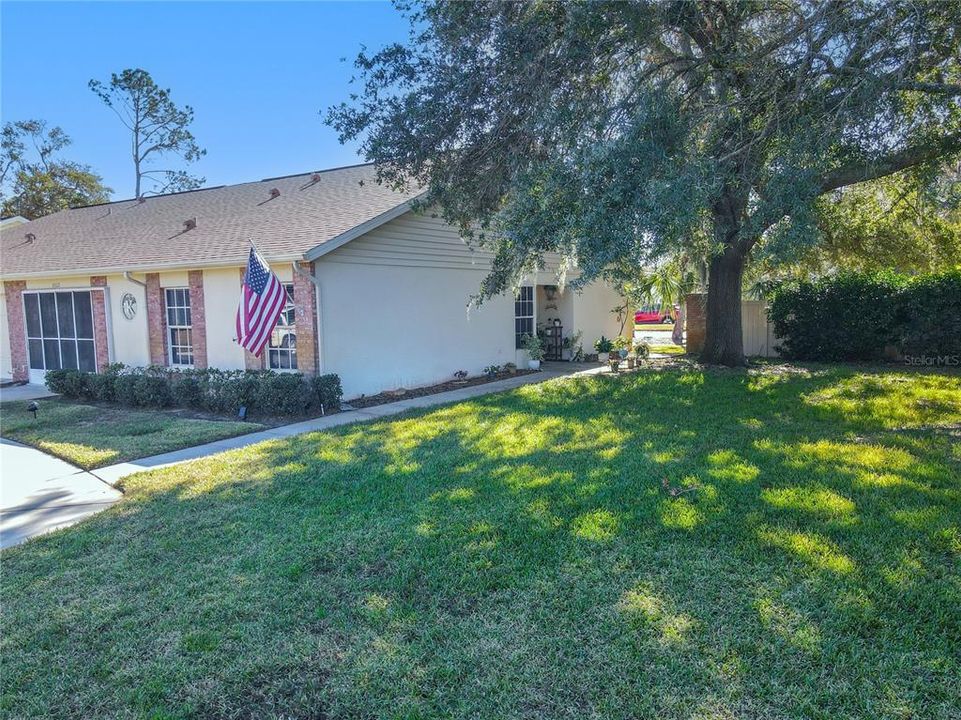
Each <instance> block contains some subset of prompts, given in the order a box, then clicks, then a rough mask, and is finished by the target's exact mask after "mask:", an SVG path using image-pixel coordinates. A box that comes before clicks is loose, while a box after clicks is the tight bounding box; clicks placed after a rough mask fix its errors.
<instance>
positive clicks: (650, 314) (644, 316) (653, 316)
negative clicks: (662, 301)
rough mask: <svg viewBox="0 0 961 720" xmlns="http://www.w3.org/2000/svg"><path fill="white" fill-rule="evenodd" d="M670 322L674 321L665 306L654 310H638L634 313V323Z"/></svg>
mask: <svg viewBox="0 0 961 720" xmlns="http://www.w3.org/2000/svg"><path fill="white" fill-rule="evenodd" d="M672 322H674V318H673V317H672V315H671V312H670V310H669V309H667V308H658V309H656V310H638V311H637V312H636V313H634V324H635V325H649V324H659V323H672Z"/></svg>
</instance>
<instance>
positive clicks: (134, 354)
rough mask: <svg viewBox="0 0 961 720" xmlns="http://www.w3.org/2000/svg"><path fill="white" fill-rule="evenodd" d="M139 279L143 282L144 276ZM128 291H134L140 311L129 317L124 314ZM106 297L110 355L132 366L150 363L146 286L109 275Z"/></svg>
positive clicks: (118, 276) (115, 359) (117, 360)
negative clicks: (124, 300) (125, 297)
mask: <svg viewBox="0 0 961 720" xmlns="http://www.w3.org/2000/svg"><path fill="white" fill-rule="evenodd" d="M138 279H140V280H141V282H143V280H142V278H138ZM126 293H130V294H131V295H133V297H134V300H136V301H137V312H136V314H135V315H134V316H133V318H131V319H130V320H128V319H127V318H125V317H124V315H123V296H124V295H125V294H126ZM107 299H108V302H109V307H110V312H109V317H108V319H107V321H108V325H109V327H108V328H107V329H108V332H110V338H111V348H110V349H111V359H112V360H113V362H121V363H123V364H124V365H129V366H131V367H141V366H143V365H149V364H150V351H149V347H148V345H147V296H146V291H145V289H144V288H143V287H141V286H140V285H137V284H136V283H132V282H130V281H129V280H127V279H125V278H124V277H123V275H108V276H107Z"/></svg>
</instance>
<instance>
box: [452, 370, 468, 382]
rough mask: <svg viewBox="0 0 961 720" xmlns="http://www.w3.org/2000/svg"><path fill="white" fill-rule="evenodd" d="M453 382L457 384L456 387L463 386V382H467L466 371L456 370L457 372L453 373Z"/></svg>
mask: <svg viewBox="0 0 961 720" xmlns="http://www.w3.org/2000/svg"><path fill="white" fill-rule="evenodd" d="M454 382H455V383H457V384H458V385H462V384H464V383H465V382H467V371H466V370H458V371H457V372H455V373H454Z"/></svg>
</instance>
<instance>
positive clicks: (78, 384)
mask: <svg viewBox="0 0 961 720" xmlns="http://www.w3.org/2000/svg"><path fill="white" fill-rule="evenodd" d="M86 375H87V373H84V372H80V371H79V370H48V371H47V374H46V375H45V376H44V381H45V382H46V384H47V387H48V388H49V389H50V392H55V393H57V394H58V395H63V396H64V397H66V398H71V399H72V400H77V399H79V398H82V397H84V395H85V394H86V386H87V385H86Z"/></svg>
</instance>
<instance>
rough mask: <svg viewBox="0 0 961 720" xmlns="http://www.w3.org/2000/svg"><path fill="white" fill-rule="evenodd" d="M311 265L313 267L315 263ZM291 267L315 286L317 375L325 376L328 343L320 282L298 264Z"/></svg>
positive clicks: (292, 264)
mask: <svg viewBox="0 0 961 720" xmlns="http://www.w3.org/2000/svg"><path fill="white" fill-rule="evenodd" d="M311 264H312V265H313V263H311ZM291 266H292V267H293V269H294V272H295V273H296V274H298V275H300V276H301V277H304V278H306V279H307V280H309V281H310V282H311V283H312V284H313V286H314V289H315V296H314V305H315V306H316V308H317V325H316V327H315V328H314V333H315V337H316V338H317V374H318V375H323V374H324V368H325V367H326V363H325V362H324V347H325V346H326V343H325V342H324V337H323V334H322V333H323V328H324V323H323V307H324V306H323V295H322V294H321V291H320V280H318V279H317V277H316V276H315V275H313V274H311V273H309V272H307V271H305V270H304V269H303V268H301V267H300V265H299V264H298V263H291ZM314 271H315V272H316V266H314Z"/></svg>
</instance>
